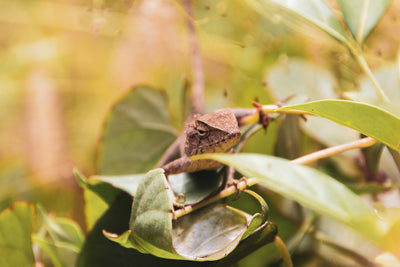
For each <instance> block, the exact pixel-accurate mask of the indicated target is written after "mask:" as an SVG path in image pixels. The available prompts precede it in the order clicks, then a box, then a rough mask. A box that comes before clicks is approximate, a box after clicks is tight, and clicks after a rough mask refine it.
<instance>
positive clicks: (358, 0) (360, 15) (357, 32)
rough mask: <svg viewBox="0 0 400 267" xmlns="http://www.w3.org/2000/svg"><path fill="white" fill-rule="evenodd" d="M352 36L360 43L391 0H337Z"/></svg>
mask: <svg viewBox="0 0 400 267" xmlns="http://www.w3.org/2000/svg"><path fill="white" fill-rule="evenodd" d="M337 2H338V4H339V6H340V9H341V10H342V12H343V17H344V20H345V22H346V24H347V26H348V27H349V29H350V31H351V33H352V34H353V36H354V38H355V39H356V40H357V41H358V42H359V43H362V42H363V41H364V40H365V38H366V37H367V36H368V35H369V34H370V32H371V31H372V29H373V28H374V27H375V25H376V24H377V23H378V21H379V19H380V18H381V17H382V15H383V13H385V11H386V9H387V7H388V6H389V4H390V2H391V0H351V1H348V0H338V1H337Z"/></svg>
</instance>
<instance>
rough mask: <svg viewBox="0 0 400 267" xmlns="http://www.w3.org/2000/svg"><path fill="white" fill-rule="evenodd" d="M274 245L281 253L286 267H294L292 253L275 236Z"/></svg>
mask: <svg viewBox="0 0 400 267" xmlns="http://www.w3.org/2000/svg"><path fill="white" fill-rule="evenodd" d="M274 244H275V246H276V248H277V249H278V251H279V253H280V254H281V257H282V260H283V263H284V266H286V267H293V262H292V258H291V257H290V253H289V251H288V249H287V247H286V245H285V243H284V242H283V241H282V239H281V238H280V237H279V236H275V240H274Z"/></svg>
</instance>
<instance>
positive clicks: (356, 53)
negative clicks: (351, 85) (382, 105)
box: [348, 44, 390, 102]
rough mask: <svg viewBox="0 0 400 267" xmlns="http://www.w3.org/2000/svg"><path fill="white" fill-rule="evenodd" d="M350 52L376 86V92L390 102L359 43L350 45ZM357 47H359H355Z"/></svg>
mask: <svg viewBox="0 0 400 267" xmlns="http://www.w3.org/2000/svg"><path fill="white" fill-rule="evenodd" d="M348 47H349V49H350V52H351V53H352V54H353V55H354V57H355V58H356V60H357V61H358V63H359V64H360V67H361V69H362V70H363V71H364V73H365V74H366V75H367V76H368V78H369V79H370V80H371V82H372V84H373V85H374V87H375V90H376V92H377V93H378V95H379V96H380V98H381V99H382V100H384V101H385V102H390V101H389V98H388V97H387V95H386V94H385V92H384V91H383V90H382V88H381V86H380V85H379V83H378V81H377V80H376V78H375V76H374V74H373V73H372V71H371V69H370V67H369V66H368V64H367V61H366V60H365V58H364V56H363V55H362V52H361V51H360V48H358V47H359V46H358V44H354V46H353V45H351V44H349V45H348ZM355 47H357V48H355Z"/></svg>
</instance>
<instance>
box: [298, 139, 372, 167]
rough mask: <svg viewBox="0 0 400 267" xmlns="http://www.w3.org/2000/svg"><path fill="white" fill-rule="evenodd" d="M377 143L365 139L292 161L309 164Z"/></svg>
mask: <svg viewBox="0 0 400 267" xmlns="http://www.w3.org/2000/svg"><path fill="white" fill-rule="evenodd" d="M375 143H376V140H375V139H373V138H371V137H365V138H362V139H359V140H356V141H353V142H349V143H346V144H341V145H337V146H333V147H329V148H326V149H323V150H319V151H317V152H314V153H311V154H308V155H305V156H303V157H300V158H297V159H294V160H292V162H293V163H298V164H307V163H310V162H313V161H316V160H319V159H322V158H327V157H330V156H333V155H336V154H339V153H342V152H345V151H348V150H351V149H355V148H362V147H369V146H372V145H373V144H375Z"/></svg>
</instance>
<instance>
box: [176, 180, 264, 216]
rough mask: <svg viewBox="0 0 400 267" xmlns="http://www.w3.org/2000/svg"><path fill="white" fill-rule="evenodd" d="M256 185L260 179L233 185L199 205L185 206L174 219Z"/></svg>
mask: <svg viewBox="0 0 400 267" xmlns="http://www.w3.org/2000/svg"><path fill="white" fill-rule="evenodd" d="M255 184H258V179H255V178H250V179H247V181H242V182H239V183H238V184H237V185H236V186H234V185H232V186H230V187H228V188H226V189H224V190H222V191H221V192H219V193H218V194H216V195H214V196H212V197H210V198H208V199H205V200H204V201H202V202H199V203H198V204H195V205H190V206H185V207H183V208H181V209H179V210H177V211H175V213H174V217H175V218H176V219H177V218H179V217H182V216H183V215H186V214H188V213H191V212H193V211H195V210H197V209H200V208H202V207H205V206H207V205H209V204H211V203H213V202H215V201H217V200H220V199H222V198H226V197H229V196H230V195H232V194H235V193H236V192H237V191H238V190H244V189H246V188H247V187H250V186H252V185H255Z"/></svg>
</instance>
